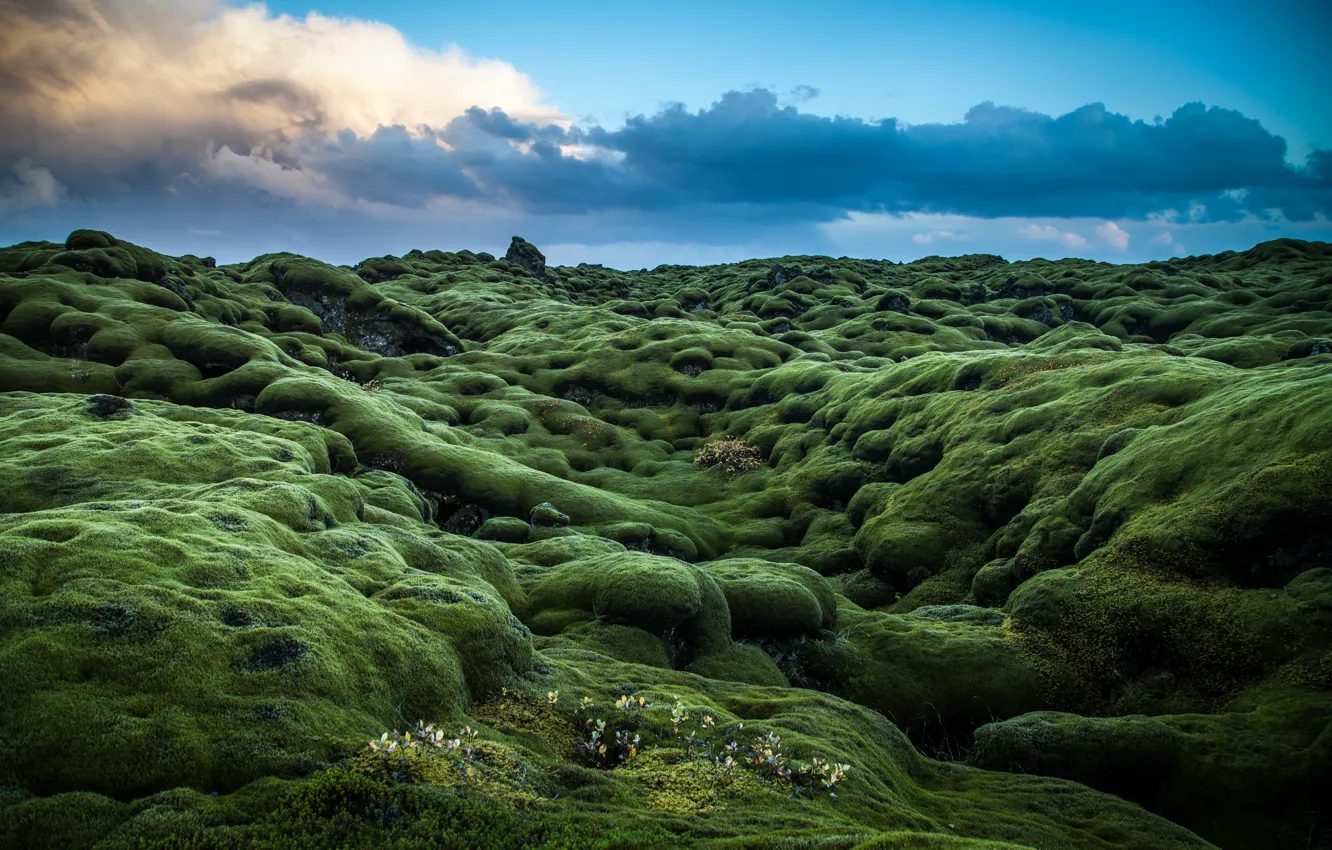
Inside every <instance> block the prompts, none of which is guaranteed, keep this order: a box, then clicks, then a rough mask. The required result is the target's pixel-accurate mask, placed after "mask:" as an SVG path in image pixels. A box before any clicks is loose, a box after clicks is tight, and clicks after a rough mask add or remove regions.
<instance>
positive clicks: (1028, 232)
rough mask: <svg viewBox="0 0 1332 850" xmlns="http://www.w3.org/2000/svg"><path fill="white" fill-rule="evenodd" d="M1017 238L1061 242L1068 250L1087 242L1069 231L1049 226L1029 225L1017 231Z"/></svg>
mask: <svg viewBox="0 0 1332 850" xmlns="http://www.w3.org/2000/svg"><path fill="white" fill-rule="evenodd" d="M1018 235H1019V236H1024V237H1026V238H1027V239H1040V240H1042V241H1046V242H1061V243H1063V244H1065V245H1067V246H1068V247H1070V248H1081V247H1082V246H1083V245H1086V244H1087V240H1086V239H1084V238H1083V237H1081V236H1079V235H1078V234H1076V233H1073V232H1071V231H1063V230H1059V229H1058V228H1056V227H1054V226H1052V225H1049V224H1029V225H1027V226H1026V227H1024V228H1022V229H1020V230H1018Z"/></svg>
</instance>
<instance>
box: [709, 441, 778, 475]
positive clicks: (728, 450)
mask: <svg viewBox="0 0 1332 850" xmlns="http://www.w3.org/2000/svg"><path fill="white" fill-rule="evenodd" d="M694 466H696V467H698V468H699V469H711V468H712V467H714V466H717V467H721V469H722V470H723V471H725V472H726V474H727V475H741V474H743V473H746V472H753V471H754V470H756V469H758V468H759V467H761V466H763V455H762V453H761V452H760V451H759V450H758V448H757V447H756V446H751V445H750V444H749V443H746V442H745V441H744V440H734V439H729V438H727V439H721V440H714V441H713V442H711V443H708V444H707V445H705V446H704V447H703V448H701V449H699V450H698V454H696V455H694Z"/></svg>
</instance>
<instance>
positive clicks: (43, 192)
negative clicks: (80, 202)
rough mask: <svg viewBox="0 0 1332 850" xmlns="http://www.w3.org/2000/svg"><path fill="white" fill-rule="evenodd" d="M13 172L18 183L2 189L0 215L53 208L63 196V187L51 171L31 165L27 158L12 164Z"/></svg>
mask: <svg viewBox="0 0 1332 850" xmlns="http://www.w3.org/2000/svg"><path fill="white" fill-rule="evenodd" d="M13 172H14V177H16V178H17V180H18V182H17V184H11V185H9V186H8V187H4V189H3V193H0V214H4V213H9V212H18V211H19V210H25V209H28V208H29V207H50V206H55V205H56V204H57V203H59V202H60V199H61V198H62V197H63V196H64V194H65V187H64V185H62V184H61V182H60V181H59V180H57V179H56V178H55V175H54V174H52V173H51V169H49V168H43V167H41V166H40V165H33V164H32V160H30V159H28V158H27V157H24V158H23V159H20V160H19V161H18V162H16V163H14V169H13ZM0 185H2V184H0Z"/></svg>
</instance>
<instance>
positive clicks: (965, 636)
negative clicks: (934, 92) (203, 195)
mask: <svg viewBox="0 0 1332 850" xmlns="http://www.w3.org/2000/svg"><path fill="white" fill-rule="evenodd" d="M0 683H3V684H2V685H0V846H5V847H9V846H22V847H52V848H56V847H60V848H65V847H83V846H89V847H90V846H96V847H99V848H139V847H176V848H186V847H189V848H213V847H282V848H288V847H290V848H295V847H325V846H330V847H341V846H346V847H361V846H373V847H380V846H384V847H388V846H394V847H519V846H533V847H536V846H551V847H589V848H591V847H672V846H687V845H691V844H699V845H707V846H721V847H791V848H829V850H831V848H936V847H937V848H1024V847H1027V848H1042V850H1044V848H1143V850H1148V848H1151V849H1152V850H1157V849H1158V848H1191V847H1210V846H1219V847H1222V848H1227V850H1230V848H1237V850H1266V848H1319V847H1321V848H1327V847H1332V811H1330V810H1329V807H1328V800H1332V246H1329V245H1327V244H1325V243H1307V242H1298V241H1293V240H1285V239H1283V240H1277V241H1274V242H1268V243H1264V244H1262V245H1259V246H1257V247H1255V248H1253V249H1251V250H1249V251H1245V252H1242V253H1233V252H1228V253H1225V254H1220V255H1215V256H1207V257H1194V258H1188V259H1183V260H1172V261H1171V262H1170V263H1152V264H1147V265H1141V266H1116V265H1109V264H1105V263H1095V262H1090V261H1081V260H1064V261H1060V262H1047V261H1043V260H1034V261H1031V262H1021V263H1008V262H1005V261H1004V260H1002V259H1001V258H999V257H995V256H988V255H971V256H964V257H954V258H941V257H928V258H925V259H922V260H918V261H916V262H913V263H910V264H905V265H898V264H894V263H891V262H884V261H869V260H854V259H846V258H842V259H837V260H833V259H831V258H827V257H785V258H781V259H777V260H762V261H760V260H752V261H748V262H744V263H738V264H734V265H724V266H711V267H687V266H662V267H658V268H657V269H654V270H651V271H647V270H643V271H631V272H620V271H614V270H611V269H607V268H603V267H600V266H587V265H580V266H577V267H573V268H570V267H558V268H557V267H549V268H547V267H546V265H545V262H544V259H543V258H542V257H541V255H540V253H539V252H538V251H537V250H536V249H535V248H534V247H533V246H531V245H529V244H527V243H526V242H523V241H521V240H517V239H515V242H514V245H513V246H512V247H511V249H510V251H509V254H508V257H507V259H495V258H494V257H492V256H490V255H488V254H484V253H483V254H473V253H471V252H469V251H459V252H457V253H450V252H441V251H435V250H432V251H425V252H421V251H412V252H409V253H408V254H407V255H406V256H403V257H383V258H375V259H369V260H366V261H364V262H363V263H361V264H360V265H359V266H357V267H356V268H351V267H346V266H343V267H337V266H331V265H327V264H324V263H321V262H318V261H316V260H313V259H308V258H305V257H300V256H296V255H293V254H272V255H267V256H263V257H259V258H256V259H255V260H253V261H251V262H248V263H242V264H239V265H233V266H216V264H215V263H214V262H213V261H212V260H210V259H208V258H203V259H201V258H198V257H193V256H185V257H167V256H163V255H160V254H157V253H154V252H153V251H151V250H149V249H147V248H143V247H139V246H136V245H131V244H129V243H126V242H121V241H118V240H116V239H115V238H114V237H112V236H110V235H108V234H105V233H101V232H95V231H76V232H75V233H73V234H71V235H70V237H69V239H68V241H67V242H66V243H65V244H63V245H62V244H56V243H47V242H41V243H24V244H21V245H17V246H14V247H11V248H7V249H2V250H0ZM617 701H618V702H619V703H620V704H619V705H618V706H617V705H616V703H617ZM585 702H587V703H588V704H584V703H585ZM418 721H424V723H425V724H438V729H439V730H440V731H442V732H443V735H442V736H439V737H436V734H435V731H434V729H435V727H434V726H431V728H428V729H422V728H420V727H418V725H417V724H418ZM599 721H600V722H602V723H604V724H605V726H604V729H603V728H602V727H599V726H598V722H599ZM741 724H743V728H741ZM409 730H410V732H409ZM460 730H463V731H460ZM394 731H396V732H398V733H409V734H411V735H412V739H411V740H412V741H414V742H416V743H417V746H415V747H413V746H412V745H411V743H409V741H408V739H407V738H406V737H404V736H403V735H398V736H396V737H395V736H394V735H393V734H392V732H394ZM384 733H390V735H389V736H388V737H387V738H382V739H381V735H383V734H384ZM635 736H636V737H635ZM372 738H374V739H376V740H377V741H378V742H379V743H377V744H376V747H375V748H371V747H370V746H369V745H368V742H369V741H370V740H371V739H372ZM390 745H394V746H393V752H387V750H389V749H390ZM728 759H729V760H730V761H729V762H728V761H727V760H728ZM830 792H835V796H834V794H833V793H830Z"/></svg>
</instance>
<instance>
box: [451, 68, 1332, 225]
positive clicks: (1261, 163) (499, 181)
mask: <svg viewBox="0 0 1332 850" xmlns="http://www.w3.org/2000/svg"><path fill="white" fill-rule="evenodd" d="M474 127H475V128H476V129H479V130H482V131H485V132H492V133H493V134H495V135H502V136H503V137H504V138H520V137H531V136H532V134H534V133H535V132H536V128H529V130H528V131H527V135H526V136H523V134H522V130H521V126H519V125H512V123H511V122H509V123H506V122H503V121H502V120H501V118H500V116H498V115H496V114H495V113H494V112H493V111H492V112H491V113H487V114H486V116H485V120H484V122H476V123H474ZM492 127H499V128H502V132H500V131H495V130H491V129H490V128H492ZM576 140H577V141H581V142H582V143H583V144H585V145H587V146H590V147H593V148H596V149H600V150H602V151H605V152H610V153H613V154H615V155H617V156H618V157H620V161H619V162H618V163H617V164H616V166H615V167H614V168H613V169H612V168H606V167H597V168H593V167H588V166H586V165H585V164H575V163H573V162H571V161H570V159H569V157H567V156H562V155H559V154H558V153H554V154H552V153H551V152H550V151H543V152H538V151H535V150H534V151H533V152H532V153H530V154H515V155H511V156H503V157H497V158H495V159H492V160H488V161H487V162H485V163H484V164H483V165H482V171H483V172H484V173H485V175H486V182H487V183H488V184H489V185H490V186H492V187H494V188H496V189H500V188H502V189H503V190H505V191H506V193H507V194H508V195H509V196H511V197H514V198H518V199H521V200H522V201H523V202H525V203H527V204H531V205H536V206H538V207H539V206H543V205H545V204H547V203H549V201H550V195H551V194H553V193H556V192H560V193H566V192H569V191H577V192H578V193H579V196H580V199H581V205H582V206H585V207H588V208H601V207H610V206H616V205H622V204H625V203H631V204H635V205H639V204H642V205H646V206H648V207H655V208H662V207H670V206H674V205H678V204H681V203H685V202H689V203H716V204H761V205H767V206H770V207H772V208H773V214H774V215H777V216H780V215H781V210H780V208H781V207H784V206H787V205H799V206H801V207H802V208H804V210H805V212H806V213H807V212H808V209H809V207H810V206H814V207H826V208H827V212H828V214H829V215H833V214H835V213H834V211H838V212H840V211H841V210H846V209H854V210H860V211H885V212H901V213H905V212H936V213H957V214H963V215H972V216H981V217H996V216H1099V217H1110V218H1114V217H1120V216H1125V217H1143V216H1146V215H1147V214H1149V213H1152V212H1156V211H1160V210H1163V209H1166V208H1176V209H1184V210H1187V209H1188V208H1189V207H1190V206H1191V205H1192V204H1195V203H1200V204H1202V205H1204V207H1206V208H1207V210H1206V211H1205V212H1203V213H1201V214H1202V215H1205V216H1211V217H1214V218H1221V219H1232V218H1238V217H1242V216H1243V215H1244V214H1246V213H1247V212H1249V211H1255V212H1262V211H1264V210H1268V209H1280V210H1282V211H1283V212H1284V214H1285V215H1286V216H1288V217H1290V218H1292V219H1308V218H1310V217H1312V216H1313V215H1314V213H1315V212H1320V211H1321V212H1324V213H1327V212H1328V211H1332V203H1329V201H1330V200H1332V180H1329V165H1328V162H1329V154H1328V152H1327V151H1315V152H1314V154H1313V155H1312V156H1311V157H1310V162H1309V168H1307V169H1296V168H1292V167H1290V166H1289V165H1287V164H1286V162H1285V159H1284V158H1285V150H1286V146H1285V142H1284V141H1283V140H1282V139H1281V138H1279V137H1277V136H1274V135H1272V134H1271V133H1269V132H1268V131H1267V130H1265V129H1264V128H1263V127H1262V126H1261V125H1260V124H1259V123H1258V122H1257V121H1255V120H1253V119H1250V118H1246V117H1244V116H1243V115H1241V114H1240V113H1238V112H1235V111H1233V110H1228V109H1221V108H1216V107H1212V108H1207V107H1205V106H1203V105H1202V104H1196V103H1195V104H1187V105H1185V106H1182V107H1180V108H1179V109H1178V110H1176V111H1175V113H1174V114H1173V115H1172V116H1171V117H1170V118H1168V119H1166V120H1164V121H1162V122H1160V123H1146V122H1143V121H1132V120H1130V119H1129V118H1127V117H1126V116H1123V115H1118V114H1115V113H1113V112H1109V111H1107V110H1106V109H1105V107H1104V106H1102V105H1101V104H1090V105H1087V106H1084V107H1082V108H1080V109H1077V110H1075V111H1073V112H1070V113H1068V114H1067V115H1062V116H1059V117H1057V118H1055V117H1051V116H1047V115H1042V114H1039V113H1035V112H1030V111H1026V110H1021V109H1014V108H1010V107H1000V106H995V105H993V104H990V103H985V104H981V105H979V106H976V107H973V108H972V109H971V110H970V111H969V112H968V113H967V115H966V118H965V120H964V121H963V122H961V123H958V124H922V125H915V126H900V125H899V124H898V123H897V122H896V121H895V120H892V119H889V120H885V121H881V122H867V121H862V120H860V119H856V118H843V117H835V118H826V117H822V116H817V115H813V114H810V113H806V112H801V111H799V110H798V109H796V108H795V107H789V106H788V107H784V108H783V107H780V106H778V104H777V98H776V96H775V95H774V94H773V93H772V92H769V91H765V90H755V91H750V92H729V93H727V94H726V95H724V96H723V97H722V99H721V100H720V101H718V102H717V103H715V104H713V106H712V107H710V108H709V109H705V110H701V111H699V112H690V111H688V110H686V109H684V108H683V107H681V106H674V107H671V108H668V109H665V110H663V111H661V112H659V113H657V114H656V115H653V116H638V117H636V118H632V119H630V120H629V121H628V122H627V123H626V125H625V126H624V127H623V128H621V129H618V130H605V129H602V128H592V129H590V130H588V131H585V132H584V133H582V134H580V135H578V137H577V139H576ZM543 175H548V176H549V179H550V183H549V187H547V185H546V184H544V183H543V179H542V176H543ZM580 181H581V182H580ZM547 188H549V191H547ZM1235 190H1242V191H1241V192H1238V193H1237V192H1236V191H1235ZM1245 193H1247V195H1246V197H1244V198H1243V199H1238V200H1237V198H1236V195H1237V194H1239V195H1244V194H1245Z"/></svg>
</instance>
